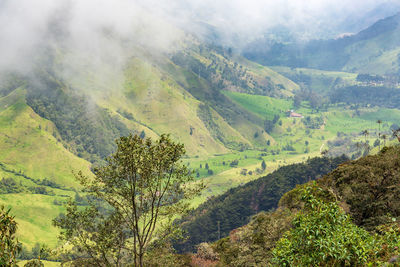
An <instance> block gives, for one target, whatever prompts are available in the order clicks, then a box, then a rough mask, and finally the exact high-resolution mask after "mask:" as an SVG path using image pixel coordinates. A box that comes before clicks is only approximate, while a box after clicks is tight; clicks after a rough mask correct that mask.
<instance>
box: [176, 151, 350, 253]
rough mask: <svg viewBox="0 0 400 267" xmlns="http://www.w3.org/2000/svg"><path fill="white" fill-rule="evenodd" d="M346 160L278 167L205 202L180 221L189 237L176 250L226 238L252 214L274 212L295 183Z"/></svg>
mask: <svg viewBox="0 0 400 267" xmlns="http://www.w3.org/2000/svg"><path fill="white" fill-rule="evenodd" d="M346 160H348V158H347V157H345V156H342V157H338V158H334V159H329V158H313V159H310V160H308V161H307V162H305V163H299V164H292V165H289V166H285V167H281V168H280V169H278V170H276V171H274V172H273V173H271V174H269V175H267V176H264V177H262V178H259V179H257V180H255V181H252V182H250V183H247V184H245V185H243V186H239V187H237V188H233V189H230V190H229V191H228V192H226V193H224V194H222V195H220V196H218V197H215V198H212V199H210V200H208V201H207V202H205V203H204V204H202V205H201V206H200V207H199V208H197V209H196V210H195V211H194V212H193V213H192V214H191V215H190V216H188V217H186V218H185V219H184V220H183V221H182V222H181V223H182V226H183V229H184V230H185V231H186V232H187V234H188V236H189V238H188V240H187V241H186V242H184V243H180V244H176V247H177V248H178V249H179V250H181V251H190V250H193V248H194V246H195V245H196V244H199V243H201V242H206V241H215V240H217V239H218V236H221V237H224V236H227V235H228V234H229V232H230V231H231V230H233V229H235V228H237V227H240V226H242V225H244V224H246V223H247V222H248V221H249V220H250V217H251V216H252V215H254V214H256V213H258V212H260V211H268V210H271V209H275V208H276V207H277V204H278V202H279V199H280V198H281V196H282V195H283V194H284V193H285V192H287V191H289V190H291V189H292V188H294V187H295V186H296V185H297V184H303V183H306V182H308V181H310V180H313V179H316V178H319V177H321V176H322V175H325V174H327V173H328V172H330V171H332V170H333V169H335V168H336V167H337V166H338V165H339V164H341V163H343V162H345V161H346Z"/></svg>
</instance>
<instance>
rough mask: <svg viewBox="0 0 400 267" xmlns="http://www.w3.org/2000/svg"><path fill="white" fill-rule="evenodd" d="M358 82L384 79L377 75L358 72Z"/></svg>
mask: <svg viewBox="0 0 400 267" xmlns="http://www.w3.org/2000/svg"><path fill="white" fill-rule="evenodd" d="M357 81H358V82H368V83H370V82H384V81H385V79H384V78H383V77H382V76H379V75H370V74H361V73H360V74H358V75H357Z"/></svg>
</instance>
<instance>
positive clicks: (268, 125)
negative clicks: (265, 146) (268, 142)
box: [264, 114, 282, 134]
mask: <svg viewBox="0 0 400 267" xmlns="http://www.w3.org/2000/svg"><path fill="white" fill-rule="evenodd" d="M279 119H280V117H279V115H277V114H275V115H274V118H273V119H272V120H269V119H265V121H264V130H265V131H266V132H267V133H269V134H270V133H272V131H273V130H274V128H275V125H276V123H278V121H279ZM281 125H282V124H281Z"/></svg>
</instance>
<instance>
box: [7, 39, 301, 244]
mask: <svg viewBox="0 0 400 267" xmlns="http://www.w3.org/2000/svg"><path fill="white" fill-rule="evenodd" d="M185 42H186V43H185V44H184V46H185V47H184V48H182V49H180V50H178V51H176V52H172V53H170V54H167V53H154V52H153V53H150V51H148V50H146V49H143V48H138V47H135V49H134V51H135V52H134V53H133V54H134V55H133V56H132V57H129V58H128V60H127V62H126V64H124V66H123V69H122V72H121V71H120V69H118V68H113V67H112V66H110V65H107V64H104V63H98V62H96V64H95V68H93V66H92V64H94V63H93V62H91V61H94V59H93V58H90V56H87V55H82V54H80V53H78V52H79V51H74V50H69V49H67V48H65V47H64V46H62V45H52V46H48V47H46V48H45V49H44V50H42V51H39V52H38V56H37V61H35V63H34V67H33V68H32V70H31V71H30V72H28V73H26V72H18V71H12V72H11V71H2V72H1V77H0V148H1V149H0V151H1V152H0V167H1V168H0V173H1V177H0V178H1V179H2V180H1V179H0V180H1V181H2V182H1V183H0V192H2V194H1V195H0V203H1V204H5V205H7V206H8V207H11V208H12V209H13V211H14V214H15V215H16V217H17V220H18V222H19V224H20V225H21V228H22V229H24V230H23V231H20V240H21V241H22V242H23V243H24V244H25V245H26V246H28V247H32V246H33V245H34V244H35V242H46V244H48V245H49V246H55V245H56V243H57V230H56V228H54V227H53V226H52V225H51V220H52V219H53V218H55V217H56V216H57V215H58V214H59V213H60V212H61V211H63V207H62V206H61V205H62V203H64V202H66V200H67V198H68V197H73V198H74V197H75V198H77V199H79V197H80V196H79V194H80V192H79V190H80V188H79V186H78V184H77V183H76V181H75V179H74V174H73V172H77V171H80V170H81V171H83V172H84V173H85V174H86V175H89V176H90V175H92V173H91V168H92V167H93V166H95V165H97V164H102V163H103V159H104V158H105V157H107V156H108V155H109V154H110V153H111V152H113V151H114V149H115V143H114V141H115V139H117V138H119V137H120V136H123V135H127V134H128V133H130V132H134V133H137V134H140V135H141V136H142V137H152V138H157V137H158V136H159V135H160V134H162V133H170V134H171V135H172V137H173V138H174V139H175V140H177V141H179V142H182V143H184V144H185V148H186V150H187V157H188V159H189V158H191V159H192V160H197V159H201V160H204V159H208V158H209V157H212V156H215V154H217V155H222V154H229V153H239V151H240V150H242V151H243V150H246V149H262V148H263V146H264V145H265V144H266V143H267V141H268V140H269V141H270V142H274V141H273V137H271V136H270V135H269V134H268V133H266V132H265V131H264V130H263V123H264V118H262V117H261V118H260V117H259V116H257V115H255V114H253V113H251V112H249V111H248V110H246V109H245V108H243V107H242V106H240V105H239V104H237V103H236V102H234V101H232V100H231V98H229V97H228V96H226V95H225V94H224V93H223V92H225V91H231V92H242V93H251V94H263V95H270V96H290V95H293V91H295V90H297V89H298V86H297V85H296V84H295V83H293V82H292V81H290V80H289V79H287V78H285V77H284V76H282V75H280V74H278V73H276V72H275V71H273V70H271V69H269V68H267V67H263V66H260V65H258V64H256V63H253V62H250V61H248V60H246V59H244V58H242V57H239V56H235V55H232V54H230V53H229V52H228V51H227V50H224V49H223V48H221V47H216V46H212V45H207V44H205V43H201V42H199V41H197V40H196V39H195V38H193V37H188V38H187V39H186V41H185ZM254 131H257V132H259V133H260V134H259V135H258V136H256V137H255V136H254ZM190 161H191V160H189V162H190ZM202 176H203V174H202ZM204 176H210V174H209V173H205V174H204ZM29 198H32V199H34V201H32V202H30V201H28V202H27V201H24V200H26V199H29ZM21 201H22V204H20V203H21ZM40 209H42V211H41V212H37V211H38V210H40ZM40 214H42V216H41V215H40Z"/></svg>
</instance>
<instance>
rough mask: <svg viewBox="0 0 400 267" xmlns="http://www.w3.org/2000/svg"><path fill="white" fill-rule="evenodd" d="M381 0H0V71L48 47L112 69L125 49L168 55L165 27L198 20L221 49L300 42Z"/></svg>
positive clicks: (170, 32) (172, 37) (24, 64)
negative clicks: (279, 31) (268, 40)
mask: <svg viewBox="0 0 400 267" xmlns="http://www.w3.org/2000/svg"><path fill="white" fill-rule="evenodd" d="M385 2H389V0H351V1H349V0H264V1H262V0H186V1H185V0H0V25H2V27H0V58H1V60H0V69H4V68H10V67H15V68H19V69H21V68H27V69H29V68H30V62H31V61H33V58H34V57H35V55H36V54H37V51H38V49H39V48H41V47H43V46H45V45H48V44H51V43H52V42H54V41H58V42H61V43H62V44H63V45H64V47H65V48H67V49H73V50H78V51H80V52H82V53H88V54H89V55H92V56H94V57H96V58H99V60H103V59H104V58H103V59H102V57H107V55H110V54H111V55H112V56H109V57H110V58H111V60H112V61H115V62H114V63H118V62H120V61H121V62H122V61H123V60H124V56H125V53H126V49H128V48H127V47H126V44H128V47H129V44H136V45H137V44H138V45H142V46H145V47H146V48H149V50H153V51H160V50H161V51H164V50H165V51H168V50H169V49H171V48H172V47H174V43H176V41H177V40H179V39H180V38H181V37H182V33H181V32H180V31H179V30H177V29H176V28H174V27H172V26H171V24H175V25H178V26H179V27H181V28H185V29H186V30H192V31H194V32H196V31H199V32H200V31H201V29H200V28H199V27H198V22H199V21H201V22H206V23H209V24H211V25H213V26H215V27H216V28H217V29H218V30H219V31H220V32H221V33H222V34H223V39H224V40H226V42H227V43H229V42H231V41H232V40H235V42H237V43H238V44H239V43H240V44H243V43H246V42H248V41H251V40H253V39H254V38H257V37H259V36H262V35H263V34H264V33H265V32H266V30H268V29H270V28H271V27H274V26H277V25H284V26H286V27H288V28H289V29H292V30H293V31H294V32H297V33H298V37H299V38H304V39H307V38H311V37H315V36H318V35H319V34H321V33H324V32H326V31H330V30H331V28H334V25H336V24H339V23H341V21H343V20H344V19H345V18H348V17H349V16H357V15H360V14H363V13H366V12H367V11H369V10H371V9H372V8H374V7H375V6H378V5H379V4H382V3H385ZM55 33H56V34H55ZM61 33H62V34H61ZM110 58H105V59H104V60H110Z"/></svg>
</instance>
